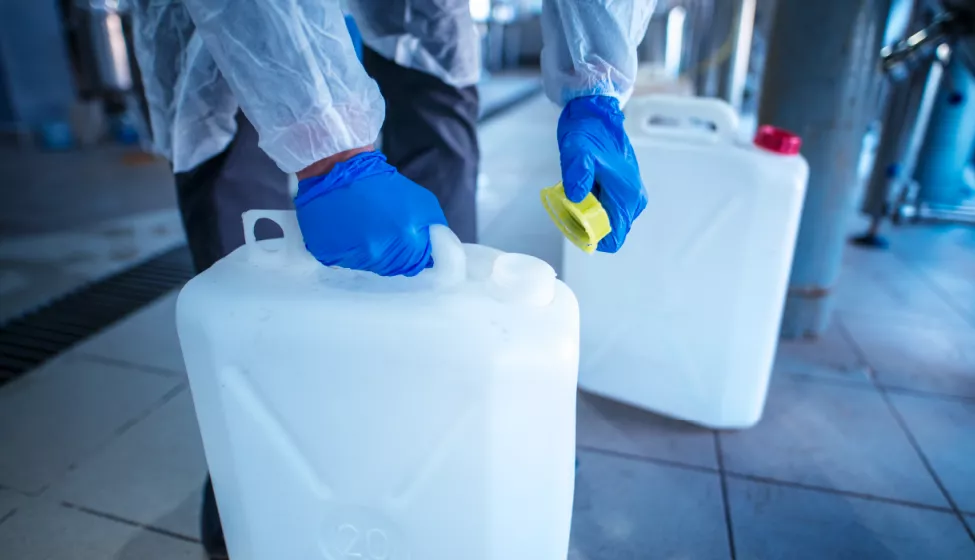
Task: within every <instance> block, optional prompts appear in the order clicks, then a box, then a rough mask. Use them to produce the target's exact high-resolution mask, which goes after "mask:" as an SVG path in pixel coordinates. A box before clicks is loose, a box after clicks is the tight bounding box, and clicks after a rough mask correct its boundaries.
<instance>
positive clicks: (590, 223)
mask: <svg viewBox="0 0 975 560" xmlns="http://www.w3.org/2000/svg"><path fill="white" fill-rule="evenodd" d="M542 204H544V205H545V210H546V211H547V212H548V217H549V218H552V221H553V222H555V225H556V226H557V227H558V228H559V231H561V232H562V235H564V236H565V238H566V239H568V240H569V241H571V242H572V244H573V245H575V246H576V247H578V248H580V249H582V250H583V251H585V252H587V253H593V252H595V251H596V246H597V244H598V243H599V241H600V240H601V239H602V238H604V237H606V236H607V235H609V232H610V231H612V227H611V226H610V224H609V216H608V215H607V214H606V209H605V208H603V205H602V204H600V203H599V200H598V199H597V198H596V197H595V196H593V194H592V193H589V194H588V195H586V198H584V199H582V202H580V203H578V204H576V203H574V202H572V201H571V200H569V199H568V197H566V196H565V189H564V188H563V186H562V182H561V181H560V182H559V183H558V184H557V185H555V186H553V187H548V188H547V189H542Z"/></svg>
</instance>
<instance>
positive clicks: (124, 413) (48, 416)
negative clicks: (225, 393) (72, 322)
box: [0, 355, 181, 493]
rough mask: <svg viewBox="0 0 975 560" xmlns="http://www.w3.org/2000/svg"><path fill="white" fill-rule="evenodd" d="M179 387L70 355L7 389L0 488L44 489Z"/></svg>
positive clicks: (2, 400)
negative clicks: (0, 486)
mask: <svg viewBox="0 0 975 560" xmlns="http://www.w3.org/2000/svg"><path fill="white" fill-rule="evenodd" d="M179 383H181V381H180V380H179V379H177V378H175V377H173V378H169V377H165V376H161V375H156V374H152V373H146V372H141V371H137V370H134V369H131V368H126V367H121V366H116V365H111V364H104V363H98V362H95V361H92V360H87V359H84V358H80V357H77V356H73V355H66V356H62V357H61V358H58V359H55V360H54V361H52V362H49V363H48V364H47V365H45V366H43V367H42V368H40V369H39V370H37V371H34V372H31V373H28V374H27V375H25V376H23V377H21V378H19V379H17V380H15V381H13V382H11V383H8V384H6V385H4V386H3V387H0V485H4V486H7V487H10V488H14V489H17V490H20V491H23V492H30V493H34V492H38V491H40V490H42V489H43V488H44V487H46V486H47V485H49V484H51V483H52V482H55V481H56V480H57V479H58V478H60V477H61V476H62V475H63V474H64V473H65V472H66V471H67V470H68V469H69V468H70V467H72V466H73V465H75V464H77V463H78V462H79V461H81V460H82V459H85V458H86V457H88V456H89V455H90V454H91V453H93V452H95V451H96V450H98V449H99V448H100V447H102V446H104V445H106V444H107V443H108V442H109V441H111V440H112V438H114V437H115V435H116V433H117V432H118V431H119V430H120V429H122V428H123V427H125V426H126V425H128V424H129V423H131V422H132V421H134V420H136V419H138V418H140V417H141V416H142V415H144V414H146V413H148V412H149V411H150V410H151V409H152V407H153V406H155V405H156V404H157V403H159V402H160V400H161V399H162V398H163V397H164V396H165V395H166V394H167V393H168V392H169V391H172V390H173V389H174V388H175V387H177V386H178V384H179Z"/></svg>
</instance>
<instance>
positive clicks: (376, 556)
mask: <svg viewBox="0 0 975 560" xmlns="http://www.w3.org/2000/svg"><path fill="white" fill-rule="evenodd" d="M338 534H339V536H341V537H344V538H345V539H346V541H345V547H344V548H343V549H342V551H341V554H342V557H343V558H362V559H363V560H389V537H387V536H386V533H384V532H383V531H381V530H379V529H369V530H368V531H366V533H365V536H363V534H362V532H361V531H360V530H359V529H358V528H357V527H356V526H355V525H352V524H351V523H343V524H342V525H340V526H339V528H338Z"/></svg>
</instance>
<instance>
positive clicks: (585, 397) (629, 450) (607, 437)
mask: <svg viewBox="0 0 975 560" xmlns="http://www.w3.org/2000/svg"><path fill="white" fill-rule="evenodd" d="M577 403H578V404H577V407H576V410H577V412H576V441H577V442H578V444H579V445H582V446H586V447H589V448H596V449H604V450H607V451H615V452H617V453H624V454H627V455H637V456H640V457H647V458H651V459H663V460H667V461H675V462H678V463H686V464H689V465H696V466H701V467H709V468H714V469H716V468H718V458H717V454H716V452H715V446H714V434H713V433H712V432H711V431H710V430H706V429H704V428H700V427H698V426H693V425H691V424H688V423H686V422H681V421H679V420H672V419H670V418H665V417H663V416H658V415H656V414H653V413H651V412H646V411H644V410H641V409H639V408H634V407H631V406H627V405H625V404H621V403H618V402H616V401H612V400H609V399H605V398H602V397H599V396H596V395H592V394H589V393H583V392H580V393H579V399H578V401H577Z"/></svg>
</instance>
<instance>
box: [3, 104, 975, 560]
mask: <svg viewBox="0 0 975 560" xmlns="http://www.w3.org/2000/svg"><path fill="white" fill-rule="evenodd" d="M527 115H531V118H527ZM546 115H547V116H546ZM549 117H551V118H552V119H553V120H554V117H555V113H554V111H552V110H551V109H550V108H549V107H548V106H547V105H546V104H545V103H544V102H540V103H532V104H528V105H526V106H525V107H524V108H523V109H519V110H516V111H515V112H513V113H511V114H510V116H505V117H503V118H501V119H499V120H498V121H495V122H492V123H488V124H487V125H486V126H485V127H483V130H482V141H483V142H484V173H485V183H484V184H485V186H484V188H483V189H482V192H481V193H480V198H481V202H482V207H481V227H482V235H483V238H484V241H485V242H487V243H489V244H494V245H498V246H501V247H502V248H506V249H519V250H522V251H527V252H531V253H534V254H537V255H541V256H543V257H545V258H548V259H549V260H550V261H552V262H553V264H556V265H558V264H559V262H558V260H559V259H558V254H559V250H558V244H559V239H558V236H557V234H556V235H552V234H551V232H552V231H553V230H552V228H550V227H546V223H545V221H544V220H545V219H546V218H545V216H544V214H539V213H538V209H539V207H538V204H537V199H536V197H537V189H538V188H539V187H541V186H544V185H546V184H549V183H551V182H554V181H555V180H556V179H557V175H558V169H557V165H555V164H553V161H555V162H557V159H554V158H555V151H554V146H553V144H554V139H553V138H552V135H553V129H552V127H551V122H546V119H547V118H549ZM512 123H519V124H518V126H519V128H518V129H517V130H518V134H517V136H518V138H519V139H520V140H519V142H510V141H508V142H506V141H505V139H506V138H510V137H511V136H512V127H514V126H515V125H513V124H512ZM525 146H532V148H533V149H532V150H526V149H525ZM519 232H521V233H520V234H519ZM892 241H893V247H892V250H890V251H888V252H880V253H871V252H867V251H863V250H858V249H850V250H849V251H848V254H847V257H846V265H845V268H844V275H843V277H842V279H841V282H840V285H839V288H838V290H839V297H838V299H839V301H838V310H837V313H836V317H835V321H834V323H833V326H832V327H831V329H830V330H829V332H827V333H826V335H825V336H824V337H822V338H821V339H820V340H818V341H801V342H787V343H784V344H782V345H781V346H780V351H779V356H778V358H777V361H776V372H775V374H774V377H773V382H772V386H771V391H770V394H769V399H768V405H767V408H766V411H765V416H764V418H763V420H762V421H761V422H760V423H759V424H758V425H757V426H756V427H755V428H753V429H750V430H746V431H741V432H721V433H718V432H714V431H711V430H706V429H702V428H698V427H695V426H692V425H689V424H685V423H682V422H677V421H673V420H669V419H665V418H662V417H659V416H656V415H654V414H651V413H649V412H645V411H640V410H636V409H633V408H631V407H627V406H624V405H621V404H618V403H615V402H613V401H609V400H606V399H603V398H600V397H596V396H593V395H588V394H580V395H579V401H578V427H577V434H578V445H579V461H580V466H579V470H578V477H577V483H576V497H575V509H574V516H573V526H572V543H571V552H570V556H569V558H570V559H571V560H649V559H657V558H666V559H705V560H711V559H724V558H737V559H742V560H744V559H763V560H764V559H780V558H781V559H790V560H791V559H803V558H809V559H816V560H819V559H826V558H828V559H834V558H850V559H858V560H859V559H874V558H878V559H886V558H897V559H910V560H919V559H933V560H942V559H946V560H954V559H975V536H973V531H975V230H972V229H965V228H960V227H940V228H935V227H923V228H908V229H902V230H899V231H897V232H895V233H894V234H893V235H892ZM174 302H175V297H174V295H169V296H167V297H165V298H163V299H160V300H159V301H158V302H156V303H155V304H153V305H151V306H149V307H146V308H145V309H143V310H142V311H141V312H139V313H138V314H136V315H134V316H132V317H130V318H129V319H127V320H125V321H123V322H121V323H119V324H117V325H115V326H114V327H112V328H109V329H107V330H106V331H104V332H102V333H100V334H99V335H97V336H95V337H94V338H92V339H90V340H89V341H86V342H85V343H82V344H81V345H79V346H77V347H75V348H74V349H72V350H71V351H69V352H68V353H67V354H64V355H62V356H61V357H59V358H57V359H56V360H54V361H52V362H49V363H47V364H46V365H44V366H43V367H42V368H40V369H39V370H37V371H34V372H32V373H29V374H27V375H26V376H24V377H22V378H20V379H18V380H16V381H14V382H12V383H9V384H7V385H5V386H3V387H2V388H0V557H2V558H4V559H6V558H8V557H9V558H11V559H17V560H69V559H71V560H73V559H89V558H99V559H100V558H117V559H126V560H128V559H132V560H137V559H140V560H141V559H146V560H155V559H159V560H163V559H183V558H188V559H194V560H200V559H201V558H202V554H201V551H200V548H199V544H198V542H197V523H198V519H197V516H198V509H197V508H198V503H199V494H200V483H201V482H202V479H203V476H204V471H205V462H204V459H203V454H202V449H201V445H200V440H199V435H198V433H197V429H196V422H195V416H194V413H193V408H192V404H191V399H190V396H189V393H188V391H187V388H186V381H185V379H184V373H183V368H182V364H181V360H180V354H179V348H178V340H177V338H176V336H175V330H174V326H173V306H174ZM966 524H967V525H966ZM512 560H519V559H512ZM532 560H534V559H532Z"/></svg>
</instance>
